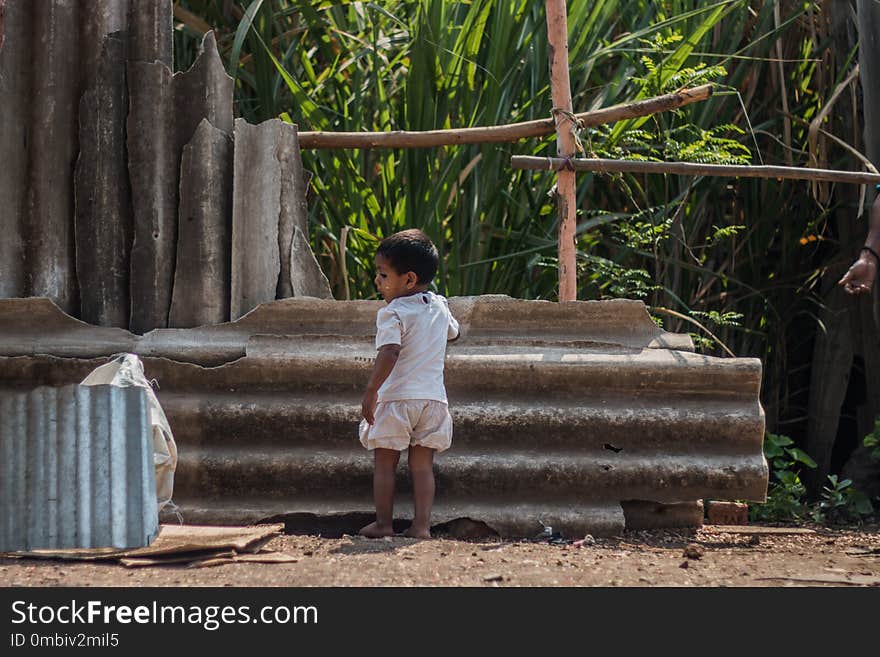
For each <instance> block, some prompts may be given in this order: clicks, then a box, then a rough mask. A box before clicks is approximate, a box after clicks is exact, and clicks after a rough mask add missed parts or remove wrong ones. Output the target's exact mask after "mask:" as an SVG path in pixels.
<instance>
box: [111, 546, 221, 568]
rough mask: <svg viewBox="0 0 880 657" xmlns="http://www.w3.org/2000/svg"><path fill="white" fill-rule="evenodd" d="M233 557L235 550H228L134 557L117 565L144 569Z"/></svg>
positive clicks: (121, 560) (120, 561) (122, 560)
mask: <svg viewBox="0 0 880 657" xmlns="http://www.w3.org/2000/svg"><path fill="white" fill-rule="evenodd" d="M233 556H235V550H228V551H226V552H208V553H199V554H193V553H189V554H182V555H180V556H160V557H135V558H133V559H126V558H123V559H120V560H119V563H121V564H122V565H123V566H125V567H126V568H146V567H149V566H170V565H173V564H190V563H194V562H196V561H201V560H204V559H214V558H218V557H220V558H222V557H233Z"/></svg>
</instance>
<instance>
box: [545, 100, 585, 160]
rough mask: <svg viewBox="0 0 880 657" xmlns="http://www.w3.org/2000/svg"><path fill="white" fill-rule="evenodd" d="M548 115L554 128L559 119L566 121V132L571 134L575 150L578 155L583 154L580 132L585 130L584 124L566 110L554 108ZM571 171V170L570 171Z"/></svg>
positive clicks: (557, 124)
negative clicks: (551, 117) (550, 116)
mask: <svg viewBox="0 0 880 657" xmlns="http://www.w3.org/2000/svg"><path fill="white" fill-rule="evenodd" d="M550 114H551V115H552V116H553V122H554V123H555V124H556V126H557V127H558V126H559V119H560V117H562V118H563V119H564V120H566V121H568V130H569V132H570V133H571V136H572V138H573V139H574V145H575V148H577V152H578V153H585V152H586V151H585V150H584V145H583V144H582V143H581V138H580V134H579V133H580V132H581V131H582V130H585V129H586V124H585V123H584V122H583V120H582V119H579V118H578V117H577V115H575V114H574V113H573V112H569V111H568V110H566V109H563V108H561V107H554V108H552V109H551V110H550ZM572 170H573V169H572Z"/></svg>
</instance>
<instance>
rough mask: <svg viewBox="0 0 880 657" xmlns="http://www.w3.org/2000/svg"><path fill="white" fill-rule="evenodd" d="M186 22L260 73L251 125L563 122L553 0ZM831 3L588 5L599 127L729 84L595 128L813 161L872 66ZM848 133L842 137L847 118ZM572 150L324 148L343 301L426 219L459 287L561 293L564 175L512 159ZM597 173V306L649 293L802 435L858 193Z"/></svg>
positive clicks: (326, 258) (224, 5)
mask: <svg viewBox="0 0 880 657" xmlns="http://www.w3.org/2000/svg"><path fill="white" fill-rule="evenodd" d="M843 4H848V3H843ZM176 5H177V6H178V7H179V8H180V9H185V10H187V11H189V12H192V13H193V14H195V15H197V16H199V17H200V18H201V19H202V20H203V21H205V22H206V23H207V24H209V25H210V26H212V27H213V28H214V29H215V30H217V33H218V37H219V44H220V47H221V50H222V52H223V54H224V56H225V57H226V60H227V62H228V68H229V71H230V73H231V74H233V75H235V77H236V111H237V113H238V115H240V116H244V117H246V118H247V119H249V120H251V121H253V122H256V121H260V120H264V119H268V118H275V117H282V118H284V119H285V120H289V121H292V122H294V123H297V124H298V125H299V128H300V130H345V131H359V130H363V131H378V130H397V129H408V130H427V129H435V128H444V127H453V126H454V127H469V126H476V125H493V124H500V123H511V122H516V121H524V120H529V119H536V118H544V117H548V116H549V115H550V110H551V101H550V92H549V87H548V84H549V83H548V71H547V37H546V22H545V21H546V19H545V15H544V3H543V2H538V1H534V0H470V1H468V2H464V1H462V2H453V1H442V0H418V1H409V2H404V1H402V0H398V1H396V0H388V1H386V2H347V3H339V2H334V3H331V2H324V1H319V0H300V1H293V0H253V1H249V2H241V3H239V2H229V1H220V0H217V1H213V2H212V1H208V0H180V1H179V2H177V3H176ZM828 6H830V5H828V3H826V2H802V1H798V2H796V1H792V0H780V1H779V2H771V1H761V0H752V1H747V0H725V1H717V2H703V1H698V0H662V1H661V0H628V1H626V2H623V1H617V0H605V1H599V2H597V1H595V0H569V2H568V13H569V46H570V63H571V67H570V68H571V78H572V95H573V101H574V106H575V108H576V110H578V111H582V110H586V109H591V108H596V107H601V106H607V105H611V104H615V103H620V102H625V101H628V100H632V99H635V98H639V97H644V96H648V95H652V94H655V93H661V92H664V91H668V90H672V89H676V88H679V87H682V86H687V85H690V84H696V83H699V82H701V81H704V80H709V79H711V80H714V81H715V82H717V83H718V84H719V93H716V95H715V96H714V97H713V98H712V99H711V100H709V101H707V102H705V103H700V104H695V105H690V106H688V107H686V108H684V109H682V110H679V111H676V112H674V113H668V114H664V115H658V116H656V117H653V118H647V119H637V120H632V121H624V122H619V123H617V124H616V125H613V126H607V127H603V128H598V129H595V130H591V131H589V132H585V133H583V134H581V135H580V138H581V141H582V143H583V146H584V148H585V150H586V151H587V152H588V153H591V152H592V153H598V154H607V155H611V156H617V157H647V158H655V159H679V158H681V159H703V160H710V161H742V160H750V161H755V162H766V163H771V162H775V163H778V162H787V161H791V162H793V163H795V164H805V163H806V162H807V151H808V148H809V145H808V124H809V122H810V120H811V119H812V118H813V117H815V116H816V114H817V112H818V111H819V109H820V108H821V107H822V106H823V103H824V102H826V100H827V99H828V97H829V96H830V94H831V90H832V89H833V87H834V85H835V84H836V83H837V82H838V81H839V80H841V79H843V77H844V76H845V75H846V73H847V71H848V69H849V66H850V63H851V61H850V59H848V58H847V57H848V55H847V53H841V52H840V49H839V47H837V46H836V45H835V42H834V40H833V39H831V38H830V21H831V17H830V16H829V15H828V14H827V13H825V10H826V7H828ZM200 29H203V27H199V26H198V25H197V24H195V22H194V21H191V20H186V19H185V17H184V20H183V21H182V22H180V23H179V25H178V32H177V36H176V40H175V46H176V48H177V50H176V56H177V65H178V67H184V66H186V65H187V64H188V63H189V61H191V59H192V57H193V56H194V49H195V44H196V42H197V41H196V37H197V36H198V33H199V31H200ZM780 57H781V61H780ZM820 62H821V64H820ZM826 129H828V130H830V131H832V132H833V131H834V130H835V124H834V123H833V122H832V123H830V124H829V125H827V126H826ZM837 136H838V137H840V138H841V139H843V140H844V141H848V142H850V143H853V142H855V141H857V140H856V139H855V138H854V136H853V135H851V134H838V135H837ZM553 152H555V139H554V138H552V137H548V138H546V139H533V140H528V141H523V142H520V143H516V144H504V145H498V144H494V145H484V146H460V147H448V148H434V149H423V150H369V149H364V150H314V151H304V152H303V160H304V164H305V166H306V168H307V169H309V170H311V171H312V172H313V173H314V178H313V191H314V199H313V201H312V203H311V221H312V239H313V246H314V248H315V250H316V253H317V255H318V257H319V260H320V261H321V263H322V265H323V266H324V268H325V271H327V272H328V274H329V276H330V279H331V283H332V285H333V287H334V292H335V295H336V297H337V298H344V297H345V295H346V293H348V294H349V295H350V296H351V297H354V298H365V297H371V296H374V291H373V288H372V273H371V271H372V264H371V255H372V250H373V248H374V247H375V242H376V240H377V239H380V238H381V237H383V236H385V235H388V234H390V233H391V232H394V231H395V230H398V229H401V228H403V227H411V226H418V227H421V228H423V229H424V230H425V231H426V232H428V234H429V235H430V236H431V237H432V238H433V239H434V240H435V242H436V243H437V245H438V247H439V248H440V250H441V252H442V266H441V271H440V275H439V276H438V279H437V281H436V285H437V287H438V289H439V290H440V291H441V292H444V293H446V294H449V295H464V294H482V293H506V294H510V295H513V296H517V297H525V298H535V299H542V298H543V299H555V297H556V286H557V272H556V259H555V258H556V256H555V253H556V229H557V226H556V221H557V219H556V211H555V206H554V202H553V199H552V197H551V196H550V193H551V191H552V190H551V187H552V184H553V178H552V176H551V175H550V174H549V173H546V172H537V173H536V172H526V171H517V170H513V169H511V168H510V166H509V157H510V155H512V154H533V155H541V154H549V153H553ZM823 152H827V153H829V154H830V155H829V157H828V158H827V159H826V160H825V164H826V165H828V166H835V165H836V166H838V167H840V168H857V166H858V165H857V164H855V163H854V162H853V160H852V159H850V158H849V157H848V156H845V155H840V151H835V150H831V149H827V148H826V149H825V150H824V151H823ZM578 180H579V184H578V208H579V210H578V260H579V285H580V288H579V298H582V299H593V298H604V297H609V296H630V297H635V298H642V299H644V300H645V301H646V303H648V304H649V306H651V307H652V308H653V309H655V313H654V314H655V317H656V318H657V320H658V321H660V322H663V323H664V324H665V325H666V326H667V327H668V328H670V329H672V330H677V331H693V332H694V334H695V336H696V337H697V338H698V341H699V342H700V346H701V348H703V349H704V350H705V351H707V352H708V353H715V354H719V355H720V354H723V353H725V352H724V350H723V349H722V347H721V346H720V345H719V344H718V342H717V341H715V340H714V339H708V337H709V333H708V332H707V331H706V330H703V329H701V328H698V324H699V325H702V326H703V327H705V329H708V331H711V333H712V334H713V335H714V336H716V337H717V339H718V340H719V341H720V342H722V343H724V345H726V346H727V347H728V348H729V349H731V350H732V351H733V352H734V353H736V354H737V355H741V356H747V355H751V356H758V357H760V358H762V359H763V360H764V363H765V386H764V396H765V405H766V406H767V407H768V418H769V420H770V423H771V426H773V423H774V422H775V421H776V419H777V418H783V419H787V420H791V419H793V418H797V417H798V416H799V415H800V414H801V413H802V408H801V406H803V405H805V400H806V396H805V394H804V391H803V390H801V389H800V388H801V387H802V386H801V385H800V384H799V383H798V382H799V381H800V380H801V379H802V376H803V371H804V368H807V367H808V364H809V356H808V355H806V354H808V352H809V346H810V341H811V336H812V335H813V333H814V332H815V330H816V323H815V319H814V318H815V316H816V315H817V311H818V304H819V303H820V301H819V295H818V294H817V285H818V283H819V282H820V280H821V273H822V267H824V266H826V264H827V258H828V257H833V255H834V253H835V245H834V241H833V235H832V234H831V233H830V232H829V230H828V225H827V220H828V217H829V216H830V215H831V214H832V213H833V212H834V211H835V207H836V206H835V204H836V201H835V199H836V198H838V195H837V194H836V193H834V190H831V192H832V193H830V194H829V190H827V189H826V190H811V189H809V187H808V186H807V184H806V183H797V182H782V181H776V180H752V179H747V180H729V179H719V178H683V177H675V176H620V175H617V176H607V175H584V176H579V178H578ZM343 240H345V242H346V244H345V247H346V248H345V249H343V248H342V244H341V242H342V241H343ZM802 241H804V242H805V244H803V243H802ZM817 248H819V249H821V250H822V251H821V252H820V253H818V254H817ZM343 253H345V256H344V257H345V262H344V263H343V262H342V261H341V258H342V257H343V256H342V254H343ZM343 264H344V266H343ZM680 315H683V316H684V317H686V318H688V319H687V320H683V319H680V317H679V316H680Z"/></svg>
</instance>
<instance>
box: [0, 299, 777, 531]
mask: <svg viewBox="0 0 880 657" xmlns="http://www.w3.org/2000/svg"><path fill="white" fill-rule="evenodd" d="M381 305H382V302H373V301H352V302H337V301H324V300H317V299H289V300H284V301H275V302H273V303H268V304H264V305H262V306H259V307H258V308H256V309H255V310H254V311H252V312H251V313H249V314H248V315H246V316H244V317H243V318H241V319H240V320H238V321H236V322H231V323H226V324H220V325H216V326H210V327H200V328H194V329H158V330H155V331H152V332H150V333H148V334H146V335H144V336H142V337H140V336H134V335H132V334H130V333H127V332H125V331H120V330H118V329H109V328H98V327H91V326H88V325H85V324H83V323H81V322H78V321H76V320H73V319H72V318H69V317H67V316H64V315H63V314H62V313H60V311H58V310H57V309H55V308H53V307H52V306H51V304H49V303H48V302H46V301H45V300H43V301H41V300H4V301H0V354H2V355H4V356H5V357H3V358H0V372H2V374H0V386H6V387H13V386H22V385H37V384H40V383H56V384H57V383H63V382H65V381H66V380H77V377H81V376H82V375H83V374H84V373H87V372H88V371H89V370H90V369H92V368H93V367H94V366H95V365H96V364H99V363H100V362H103V360H100V359H103V358H105V357H106V356H108V355H110V354H112V353H115V352H117V351H120V350H121V348H122V346H123V345H124V349H125V350H126V351H132V352H134V353H138V354H140V355H141V357H143V358H144V363H145V366H146V370H147V376H148V377H149V378H155V379H156V380H157V381H158V382H159V384H160V392H159V399H160V401H161V403H162V406H163V408H164V409H165V412H166V414H167V416H168V420H169V422H170V423H171V427H172V430H173V431H174V435H175V438H176V440H177V444H178V448H179V459H180V460H179V463H178V469H177V475H176V483H175V501H176V502H177V503H178V504H179V505H180V507H181V509H182V511H183V514H184V517H185V518H186V520H187V521H188V522H207V523H244V522H254V521H257V520H263V519H267V518H276V519H277V518H282V517H284V516H285V515H289V514H308V515H312V516H315V517H328V516H340V517H341V516H346V515H349V514H353V513H362V514H368V513H370V512H371V511H372V498H371V477H372V458H371V455H370V454H369V453H368V452H366V451H365V450H363V449H362V448H361V447H360V445H359V443H358V441H357V422H358V420H359V409H360V394H361V391H362V389H363V385H364V384H365V382H366V379H367V377H368V375H369V371H370V367H371V362H372V359H373V357H374V355H375V351H374V348H373V343H372V337H371V336H372V335H373V334H374V332H375V329H374V318H375V313H376V311H377V310H378V308H379V307H381ZM450 308H451V309H452V311H453V313H454V314H455V315H456V316H457V317H458V318H459V319H460V321H461V323H462V327H463V336H462V338H461V340H459V341H458V342H455V343H453V344H451V345H450V347H449V350H448V355H447V365H446V379H447V388H448V391H449V398H450V408H451V411H452V415H453V418H454V421H455V431H454V438H453V447H452V449H450V450H449V451H448V452H446V453H444V454H442V455H441V456H439V457H438V458H437V460H436V472H437V501H436V506H435V513H434V518H435V521H436V522H438V523H439V522H443V521H446V520H451V519H454V518H461V517H467V518H471V519H474V520H481V521H483V522H485V523H487V524H488V525H489V526H490V527H492V528H493V529H495V530H496V531H498V532H499V533H500V534H502V535H506V536H529V535H533V534H535V533H536V532H537V531H539V530H540V529H541V523H543V524H545V525H550V526H552V527H553V528H554V530H556V531H562V532H563V533H565V534H566V535H569V536H576V535H578V534H584V533H593V534H610V533H617V532H620V531H621V530H622V529H623V528H624V527H625V526H626V527H649V526H683V525H684V526H687V525H698V524H700V523H701V522H702V507H701V504H700V503H701V500H703V499H706V498H710V499H716V500H724V499H730V500H741V499H742V500H763V499H764V496H765V494H766V486H767V474H768V471H767V464H766V462H765V460H764V457H763V453H762V441H763V433H764V414H763V410H762V409H761V405H760V402H759V398H758V394H759V390H760V380H761V364H760V361H758V360H757V359H750V358H723V359H722V358H714V357H709V356H701V355H697V354H695V353H693V351H692V349H693V347H692V344H691V341H690V339H689V338H688V337H687V336H682V335H676V334H670V333H666V332H664V331H662V330H660V329H659V328H658V327H657V326H656V325H655V324H654V323H653V322H652V320H651V319H650V317H649V316H648V314H647V312H646V310H645V307H644V305H643V304H641V303H640V302H635V301H623V300H619V301H607V302H574V303H564V304H557V303H550V302H543V301H521V300H515V299H510V298H509V297H503V296H481V297H462V298H453V299H451V300H450ZM25 316H30V317H31V318H33V317H40V318H41V319H40V322H39V326H38V327H35V326H34V323H33V322H32V321H24V317H25ZM82 359H86V360H82ZM96 359H98V360H96ZM408 488H409V485H408V481H407V477H406V471H405V469H404V467H403V466H401V470H400V472H399V482H398V490H399V491H400V493H401V501H400V502H399V503H398V506H397V510H398V513H397V515H399V516H400V517H408V516H409V515H410V514H411V504H410V503H409V501H408V499H407V492H408Z"/></svg>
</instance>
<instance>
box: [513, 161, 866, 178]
mask: <svg viewBox="0 0 880 657" xmlns="http://www.w3.org/2000/svg"><path fill="white" fill-rule="evenodd" d="M510 164H511V166H512V167H513V168H514V169H537V170H547V171H558V170H560V169H562V168H564V167H566V166H568V165H569V164H570V165H571V166H572V167H574V170H575V171H597V172H615V173H620V172H628V173H674V174H680V175H684V176H723V177H729V178H788V179H792V180H827V181H829V182H839V183H853V184H858V185H863V184H871V185H875V184H877V183H880V175H878V174H876V173H869V172H866V171H838V170H836V169H808V168H806V167H780V166H769V165H767V166H755V165H749V164H701V163H697V162H645V161H642V160H607V159H600V158H578V159H572V160H565V159H563V158H560V157H534V156H530V155H514V156H513V157H511V158H510Z"/></svg>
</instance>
